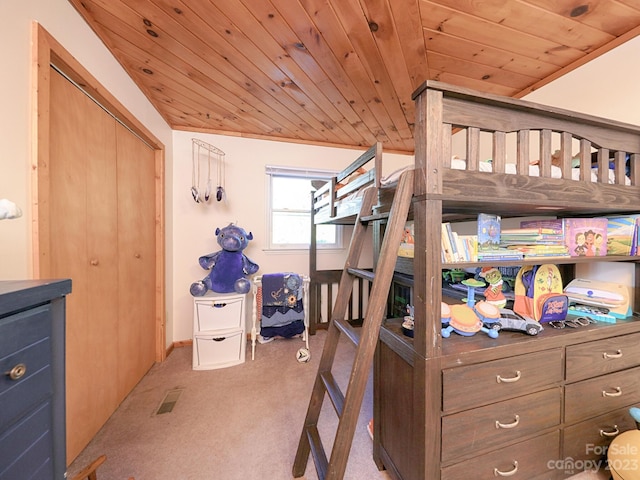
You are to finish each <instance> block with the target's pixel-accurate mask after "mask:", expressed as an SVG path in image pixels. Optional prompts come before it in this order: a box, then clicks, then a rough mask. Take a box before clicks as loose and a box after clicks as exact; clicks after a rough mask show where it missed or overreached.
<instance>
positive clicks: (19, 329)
mask: <svg viewBox="0 0 640 480" xmlns="http://www.w3.org/2000/svg"><path fill="white" fill-rule="evenodd" d="M47 312H48V310H47V309H46V308H40V309H35V310H30V311H27V312H22V313H20V314H16V315H13V316H11V317H7V318H5V319H2V320H1V321H0V344H1V345H0V352H2V353H1V354H0V355H2V357H0V372H1V373H2V375H0V405H2V408H0V431H2V430H4V429H5V428H6V427H8V426H9V425H11V424H12V423H14V422H15V421H16V420H17V419H18V418H20V417H21V416H22V415H23V414H24V413H26V412H28V411H29V410H31V409H32V408H34V407H35V406H36V405H38V404H40V403H41V402H42V401H43V400H45V399H46V398H48V397H50V396H51V395H52V393H53V390H52V389H53V380H52V371H51V365H50V363H51V355H52V353H51V335H50V333H49V328H50V327H49V322H47ZM9 342H12V343H11V344H9ZM6 372H14V374H15V377H14V378H12V377H11V376H10V375H8V374H6Z"/></svg>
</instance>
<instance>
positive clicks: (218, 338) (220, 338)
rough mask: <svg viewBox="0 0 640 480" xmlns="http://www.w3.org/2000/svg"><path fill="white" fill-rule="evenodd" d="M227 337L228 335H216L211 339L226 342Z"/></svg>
mask: <svg viewBox="0 0 640 480" xmlns="http://www.w3.org/2000/svg"><path fill="white" fill-rule="evenodd" d="M226 339H227V337H214V338H212V339H211V340H213V341H214V342H224V341H225V340H226Z"/></svg>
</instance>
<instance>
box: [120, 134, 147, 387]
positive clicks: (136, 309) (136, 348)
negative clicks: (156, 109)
mask: <svg viewBox="0 0 640 480" xmlns="http://www.w3.org/2000/svg"><path fill="white" fill-rule="evenodd" d="M116 131H117V157H118V161H117V164H118V167H117V182H118V250H119V259H118V279H119V281H118V287H119V291H118V298H119V299H120V302H119V310H118V329H119V338H120V343H119V349H118V358H119V368H118V387H119V389H120V390H119V396H120V397H121V398H122V399H124V397H126V395H127V394H128V393H129V392H130V391H131V390H132V389H133V387H134V386H135V385H136V384H137V383H138V381H139V380H140V378H142V376H143V375H144V374H145V373H146V372H147V371H148V370H149V368H151V366H152V365H153V363H154V360H155V299H156V292H155V281H154V280H155V276H156V270H155V269H156V259H155V255H156V251H155V234H156V232H155V209H156V206H155V198H156V196H155V156H154V151H153V150H152V149H151V148H150V147H149V146H147V145H146V144H145V143H144V142H142V141H141V140H140V139H139V138H138V137H136V136H135V135H133V134H132V133H131V132H130V131H129V130H128V129H126V128H125V127H123V126H122V125H120V124H118V125H117V129H116Z"/></svg>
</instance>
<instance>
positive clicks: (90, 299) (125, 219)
mask: <svg viewBox="0 0 640 480" xmlns="http://www.w3.org/2000/svg"><path fill="white" fill-rule="evenodd" d="M50 95H51V99H50V105H51V109H50V115H51V129H50V145H51V150H50V166H49V171H50V182H49V185H50V187H49V188H50V192H49V195H48V198H49V201H50V208H49V211H50V212H51V213H50V222H51V226H50V230H51V245H50V246H49V247H50V248H49V249H48V251H49V252H50V253H49V254H50V257H51V262H50V264H51V272H47V274H48V275H49V276H51V277H57V278H71V279H72V293H71V295H69V297H68V299H67V329H66V331H67V334H66V341H67V344H66V382H67V384H66V394H67V401H66V403H67V408H66V412H67V462H68V463H70V462H71V461H72V460H73V459H74V458H75V457H76V456H77V455H78V454H79V453H80V452H81V451H82V449H83V448H84V447H85V446H86V445H87V444H88V443H89V441H90V440H91V439H92V438H93V437H94V436H95V434H96V433H97V432H98V430H99V429H100V428H101V427H102V426H103V425H104V423H105V422H106V421H107V419H108V418H109V417H110V416H111V415H112V414H113V412H114V411H115V410H116V408H117V407H118V405H119V404H120V402H122V400H123V399H124V398H125V397H126V395H127V394H128V393H129V392H130V391H131V389H132V388H133V386H134V385H135V384H136V383H137V382H138V381H139V380H140V379H141V378H142V376H143V375H144V374H145V373H146V371H147V370H148V369H149V368H150V366H151V365H152V364H153V361H154V350H153V345H154V339H155V328H154V319H155V306H154V303H153V298H155V297H154V296H155V237H154V235H153V233H152V232H153V231H154V230H153V229H154V228H155V217H154V210H153V208H154V202H155V194H154V191H153V185H154V182H155V174H154V171H153V152H152V151H151V149H150V148H149V147H147V146H146V145H145V144H144V143H143V142H142V141H140V140H139V139H138V138H137V137H135V136H133V135H132V134H131V133H130V132H129V131H128V130H127V129H126V128H124V127H122V126H121V125H120V123H119V122H117V121H116V120H115V119H114V118H113V117H112V116H111V115H110V114H109V113H107V112H106V111H104V109H103V108H102V107H100V106H99V105H97V104H96V103H95V102H94V101H93V100H92V99H91V98H89V97H88V96H87V95H86V94H85V93H84V92H82V91H81V90H80V89H78V88H77V87H76V86H75V85H73V84H72V83H71V82H69V81H68V80H67V79H66V78H64V77H63V76H62V75H60V74H59V73H58V72H56V71H55V70H53V69H51V93H50ZM147 151H149V152H151V153H147ZM150 189H151V190H150ZM149 204H151V205H149Z"/></svg>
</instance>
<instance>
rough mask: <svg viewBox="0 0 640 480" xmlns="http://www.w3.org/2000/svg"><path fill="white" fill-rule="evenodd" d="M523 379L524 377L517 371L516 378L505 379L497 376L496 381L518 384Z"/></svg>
mask: <svg viewBox="0 0 640 480" xmlns="http://www.w3.org/2000/svg"><path fill="white" fill-rule="evenodd" d="M521 377H522V375H521V374H520V370H517V371H516V376H515V377H511V378H504V377H501V376H500V375H496V380H497V382H498V383H513V382H517V381H518V380H520V378H521Z"/></svg>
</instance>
